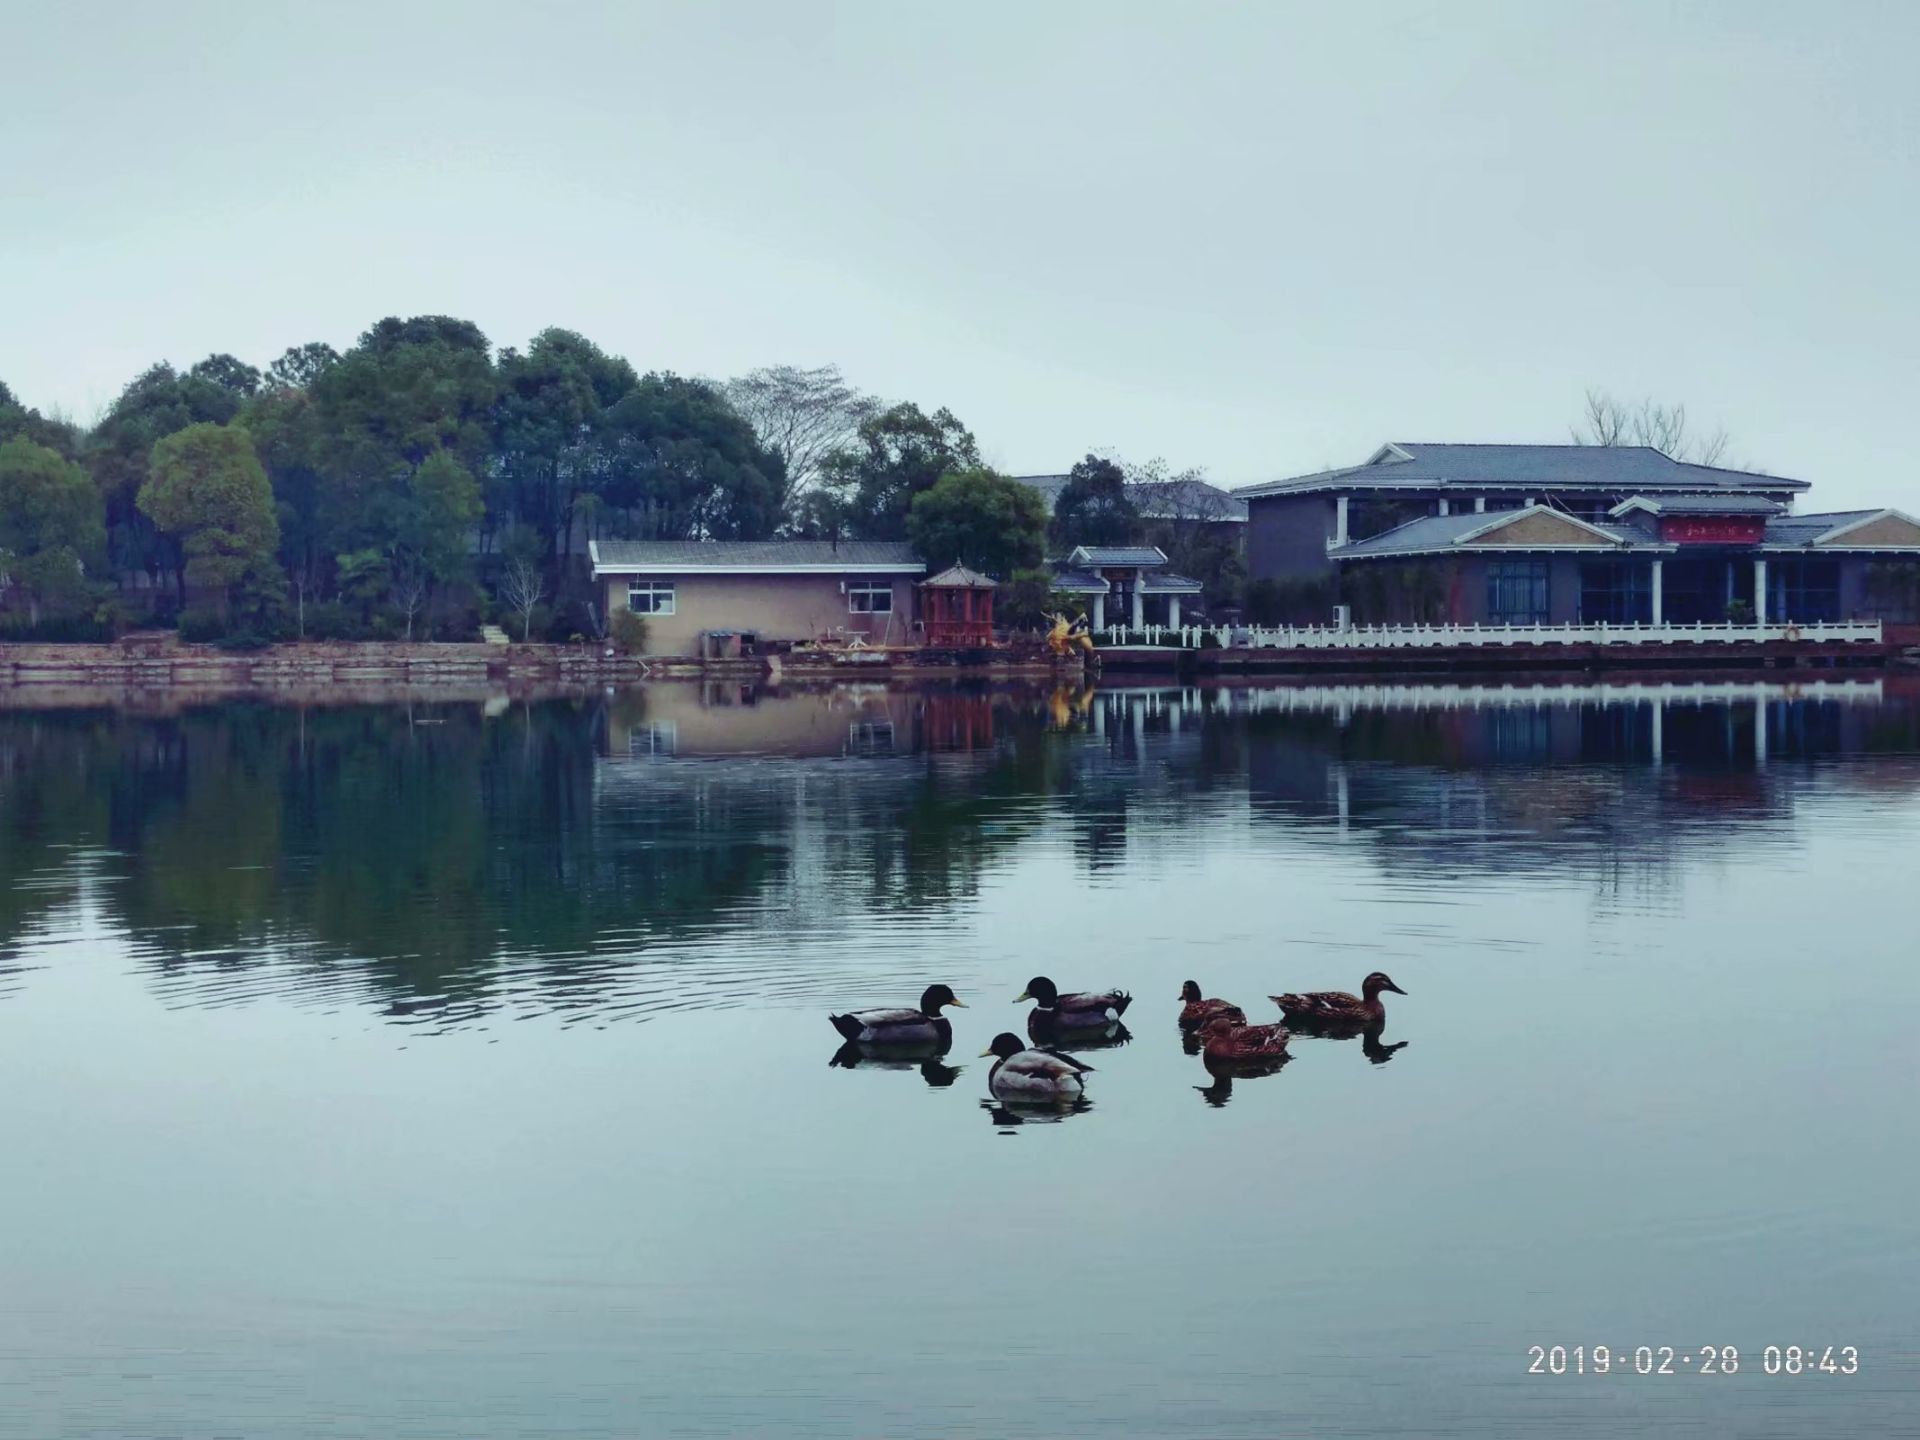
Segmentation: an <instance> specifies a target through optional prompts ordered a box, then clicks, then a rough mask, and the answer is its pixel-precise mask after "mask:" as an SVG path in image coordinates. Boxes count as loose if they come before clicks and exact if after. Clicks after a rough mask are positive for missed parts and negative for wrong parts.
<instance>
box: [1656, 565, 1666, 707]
mask: <svg viewBox="0 0 1920 1440" xmlns="http://www.w3.org/2000/svg"><path fill="white" fill-rule="evenodd" d="M1666 563H1667V562H1666V561H1664V560H1662V559H1660V558H1659V557H1658V556H1655V557H1654V561H1653V623H1654V624H1656V625H1664V624H1666V623H1667V621H1666V597H1665V596H1664V595H1663V594H1662V593H1661V591H1662V586H1661V583H1660V582H1661V579H1662V574H1663V571H1664V570H1665V567H1666ZM1653 715H1654V724H1655V726H1656V727H1657V726H1658V725H1659V723H1660V707H1659V706H1658V705H1655V706H1654V707H1653ZM1656 733H1658V732H1657V730H1656Z"/></svg>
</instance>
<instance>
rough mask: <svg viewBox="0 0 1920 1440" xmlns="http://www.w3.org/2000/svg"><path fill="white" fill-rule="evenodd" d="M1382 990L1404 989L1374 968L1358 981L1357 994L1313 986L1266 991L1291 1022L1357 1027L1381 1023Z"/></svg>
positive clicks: (1398, 991) (1384, 1012)
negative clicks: (1300, 991) (1300, 990)
mask: <svg viewBox="0 0 1920 1440" xmlns="http://www.w3.org/2000/svg"><path fill="white" fill-rule="evenodd" d="M1382 990H1391V991H1392V992H1393V993H1394V994H1396V995H1404V994H1406V993H1407V992H1406V991H1404V990H1402V989H1401V988H1400V987H1399V986H1398V985H1396V984H1394V983H1393V981H1392V979H1390V978H1389V977H1388V976H1387V975H1385V974H1383V973H1382V972H1381V971H1378V970H1376V971H1374V972H1373V973H1372V974H1371V975H1369V976H1367V978H1366V979H1365V980H1362V981H1361V982H1360V993H1359V994H1358V995H1349V994H1347V992H1346V991H1344V990H1316V991H1313V992H1311V993H1309V994H1306V995H1269V996H1268V997H1267V998H1268V999H1269V1000H1271V1001H1273V1003H1274V1004H1276V1005H1278V1006H1279V1007H1280V1013H1281V1014H1283V1015H1285V1016H1286V1017H1287V1020H1288V1022H1289V1023H1290V1024H1294V1025H1299V1026H1303V1027H1313V1026H1318V1027H1320V1028H1323V1029H1342V1028H1353V1029H1358V1028H1361V1027H1364V1026H1367V1025H1378V1024H1381V1023H1382V1022H1383V1021H1385V1019H1386V1018H1387V1010H1386V1007H1385V1006H1384V1005H1382V1004H1381V1003H1380V992H1381V991H1382Z"/></svg>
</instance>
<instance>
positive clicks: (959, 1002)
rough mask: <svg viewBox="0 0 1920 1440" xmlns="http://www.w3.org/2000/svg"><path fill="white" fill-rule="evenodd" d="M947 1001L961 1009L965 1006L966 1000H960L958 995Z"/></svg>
mask: <svg viewBox="0 0 1920 1440" xmlns="http://www.w3.org/2000/svg"><path fill="white" fill-rule="evenodd" d="M947 1003H948V1004H949V1005H958V1006H959V1007H960V1008H961V1009H962V1010H964V1009H966V1008H967V1002H966V1001H964V1000H962V999H961V998H960V997H959V996H958V995H956V996H954V997H953V999H951V1000H949V1001H948V1002H947Z"/></svg>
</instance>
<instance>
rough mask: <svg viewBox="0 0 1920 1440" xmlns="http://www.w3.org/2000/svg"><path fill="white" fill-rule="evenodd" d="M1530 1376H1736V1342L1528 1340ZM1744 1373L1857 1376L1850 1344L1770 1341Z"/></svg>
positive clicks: (1855, 1354)
mask: <svg viewBox="0 0 1920 1440" xmlns="http://www.w3.org/2000/svg"><path fill="white" fill-rule="evenodd" d="M1750 1354H1751V1352H1749V1355H1750ZM1527 1362H1528V1363H1527V1373H1528V1374H1529V1375H1738V1374H1740V1373H1741V1369H1742V1363H1741V1357H1740V1349H1739V1347H1738V1346H1736V1345H1694V1346H1686V1347H1676V1346H1673V1345H1634V1346H1631V1347H1629V1346H1625V1345H1623V1346H1620V1347H1619V1348H1617V1349H1616V1348H1615V1347H1613V1346H1611V1345H1529V1346H1528V1347H1527ZM1745 1368H1746V1370H1747V1373H1749V1374H1761V1375H1858V1374H1859V1373H1860V1350H1859V1347H1858V1346H1854V1345H1768V1346H1766V1347H1764V1348H1763V1349H1762V1350H1761V1351H1760V1363H1759V1364H1758V1365H1757V1366H1756V1365H1753V1364H1752V1363H1751V1361H1749V1362H1748V1363H1747V1365H1746V1367H1745Z"/></svg>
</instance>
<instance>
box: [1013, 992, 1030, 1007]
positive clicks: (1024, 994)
mask: <svg viewBox="0 0 1920 1440" xmlns="http://www.w3.org/2000/svg"><path fill="white" fill-rule="evenodd" d="M1032 998H1033V996H1032V995H1031V994H1029V993H1028V992H1027V991H1025V990H1022V991H1021V992H1020V993H1019V994H1018V995H1016V996H1014V997H1013V1003H1014V1004H1016V1005H1018V1004H1019V1003H1020V1002H1021V1001H1022V1000H1031V999H1032Z"/></svg>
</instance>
